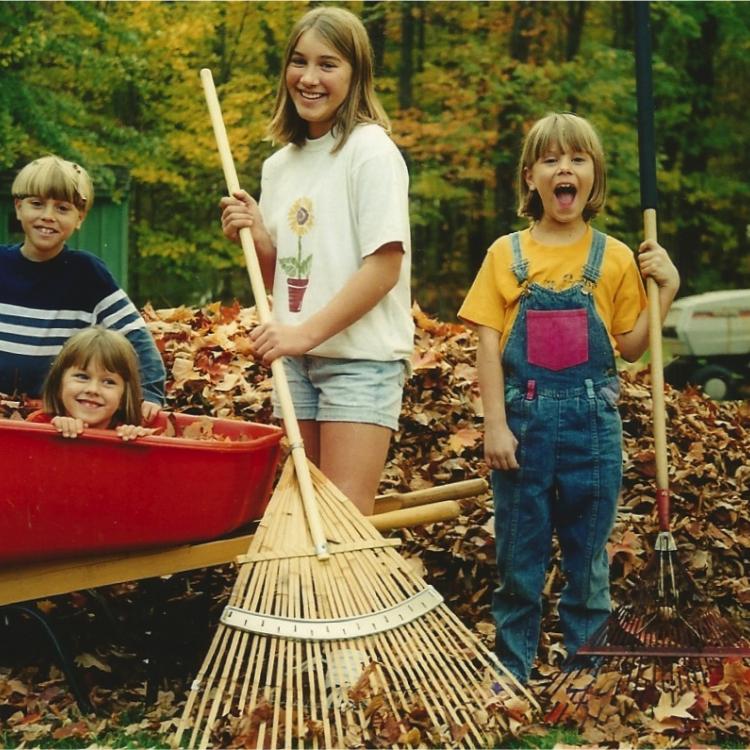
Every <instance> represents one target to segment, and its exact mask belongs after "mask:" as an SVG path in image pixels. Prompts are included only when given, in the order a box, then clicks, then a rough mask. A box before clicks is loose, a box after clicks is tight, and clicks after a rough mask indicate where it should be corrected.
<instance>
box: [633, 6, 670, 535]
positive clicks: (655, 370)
mask: <svg viewBox="0 0 750 750" xmlns="http://www.w3.org/2000/svg"><path fill="white" fill-rule="evenodd" d="M634 9H635V32H636V33H635V73H636V76H635V77H636V95H637V99H638V161H639V175H640V183H641V208H642V209H643V230H644V237H645V239H647V240H654V241H656V239H657V231H656V204H657V191H656V146H655V137H654V97H653V90H652V81H651V29H650V23H649V4H648V2H640V3H635V6H634ZM646 289H647V293H648V343H649V350H650V353H651V402H652V404H653V407H652V415H653V422H654V456H655V459H656V504H657V510H658V514H659V528H660V529H661V530H662V531H669V526H670V523H669V469H668V466H667V427H666V424H667V412H666V407H665V405H664V361H663V355H662V341H661V305H660V303H659V285H658V284H657V283H656V281H654V279H652V278H651V277H649V278H648V279H647V281H646Z"/></svg>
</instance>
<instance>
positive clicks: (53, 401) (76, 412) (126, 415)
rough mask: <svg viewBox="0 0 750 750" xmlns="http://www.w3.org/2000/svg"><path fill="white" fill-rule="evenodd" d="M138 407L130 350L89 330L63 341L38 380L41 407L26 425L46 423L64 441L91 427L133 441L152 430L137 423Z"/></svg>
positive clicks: (116, 338) (119, 338) (107, 334)
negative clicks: (41, 378)
mask: <svg viewBox="0 0 750 750" xmlns="http://www.w3.org/2000/svg"><path fill="white" fill-rule="evenodd" d="M141 403H142V394H141V383H140V377H139V375H138V356H137V354H136V352H135V349H134V348H133V346H132V344H131V343H130V342H129V341H128V339H127V338H126V337H125V336H123V335H122V334H120V333H117V332H116V331H112V330H109V329H107V328H102V327H101V326H95V327H93V328H86V329H84V330H82V331H79V332H78V333H76V334H74V335H73V336H71V337H70V338H69V339H68V340H67V341H66V342H65V344H64V345H63V347H62V349H61V350H60V353H59V354H58V355H57V357H56V358H55V360H54V362H53V363H52V367H51V368H50V371H49V373H48V374H47V378H46V380H45V381H44V388H43V391H42V409H41V410H39V411H36V412H33V413H32V414H30V415H29V416H28V418H27V421H29V422H49V423H51V424H52V425H53V426H54V427H55V428H56V429H57V431H58V432H59V433H60V434H61V435H62V436H63V437H67V438H75V437H77V436H78V435H80V434H81V433H82V432H83V431H84V430H86V429H88V428H94V429H100V430H107V429H113V430H116V431H117V434H118V435H119V436H120V437H121V438H122V439H123V440H135V439H136V438H138V437H143V436H145V435H153V434H154V433H155V432H156V430H155V429H153V428H148V427H143V426H142V425H141V419H142V416H141Z"/></svg>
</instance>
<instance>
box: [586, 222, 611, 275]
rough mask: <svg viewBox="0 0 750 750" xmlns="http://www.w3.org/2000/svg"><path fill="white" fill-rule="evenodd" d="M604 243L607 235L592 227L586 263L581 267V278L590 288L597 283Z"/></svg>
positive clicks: (600, 270)
mask: <svg viewBox="0 0 750 750" xmlns="http://www.w3.org/2000/svg"><path fill="white" fill-rule="evenodd" d="M606 244H607V235H606V234H604V233H603V232H600V231H599V230H598V229H593V230H592V237H591V247H590V248H589V256H588V258H586V264H585V265H584V267H583V278H584V280H585V281H587V282H588V283H589V285H590V286H591V287H592V288H593V287H595V286H596V285H597V283H598V282H599V277H600V276H601V272H602V260H603V258H604V247H605V245H606Z"/></svg>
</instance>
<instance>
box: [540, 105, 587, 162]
mask: <svg viewBox="0 0 750 750" xmlns="http://www.w3.org/2000/svg"><path fill="white" fill-rule="evenodd" d="M545 125H546V127H543V128H540V130H539V133H538V134H537V136H538V137H537V142H536V144H535V148H534V149H533V157H534V161H536V160H537V159H539V158H540V157H542V156H543V155H544V154H546V153H547V152H549V151H550V150H552V149H553V148H555V147H557V148H558V149H559V150H560V151H562V152H563V153H573V152H575V151H581V152H584V153H587V154H591V155H592V156H595V155H598V154H599V152H600V147H599V143H598V139H597V137H596V134H595V133H594V132H593V131H592V130H591V128H590V127H587V126H586V123H585V122H581V120H580V118H576V119H575V120H573V119H567V118H563V117H559V116H558V117H554V118H550V119H549V121H548V122H547V123H546V124H545Z"/></svg>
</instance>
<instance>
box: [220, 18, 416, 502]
mask: <svg viewBox="0 0 750 750" xmlns="http://www.w3.org/2000/svg"><path fill="white" fill-rule="evenodd" d="M284 60H285V64H284V69H283V72H282V77H281V80H280V83H279V89H278V94H277V98H276V105H275V110H274V115H273V119H272V121H271V124H270V128H269V131H270V134H271V136H272V137H273V138H274V140H276V141H279V142H281V143H284V144H286V145H284V146H283V147H282V148H281V149H280V150H279V151H277V152H276V153H274V154H273V155H272V156H271V157H270V158H269V159H267V160H266V162H265V163H264V165H263V172H262V178H261V198H260V204H257V203H256V202H255V201H254V200H253V198H252V197H251V196H250V195H248V194H247V193H246V192H244V191H239V192H238V193H236V194H235V195H234V196H231V197H226V198H223V199H222V201H221V205H222V208H223V212H222V228H223V231H224V234H225V235H226V236H227V237H229V238H230V239H233V240H235V241H237V239H238V233H239V230H240V229H241V228H242V227H250V229H251V230H252V234H253V240H254V241H255V247H256V250H257V253H258V257H259V261H260V264H261V268H262V270H263V276H264V280H265V282H266V286H267V287H268V288H272V289H273V321H272V322H270V323H266V324H264V325H260V326H258V327H257V328H256V329H255V330H254V331H253V333H252V334H251V339H252V342H253V346H254V350H255V353H256V355H257V356H259V357H262V359H263V361H264V362H266V363H270V362H272V361H273V360H274V359H276V358H277V357H284V358H285V365H286V371H287V375H288V379H289V386H290V389H291V392H292V398H293V401H294V407H295V411H296V414H297V417H298V419H299V421H300V431H301V433H302V437H303V440H304V442H305V449H306V452H307V455H308V456H309V458H310V459H311V460H312V461H313V462H314V463H315V464H317V465H318V466H319V467H320V468H321V470H322V471H323V473H324V474H325V475H326V476H327V477H329V478H330V479H331V480H332V481H333V482H334V483H335V484H336V485H337V486H338V487H339V489H340V490H342V492H343V493H344V494H345V495H347V497H349V498H350V500H351V501H352V502H353V503H354V504H355V505H356V506H357V507H358V508H359V509H360V510H361V511H362V512H364V513H366V514H369V513H371V512H372V508H373V502H374V497H375V493H376V492H377V488H378V485H379V482H380V476H381V473H382V471H383V466H384V464H385V461H386V457H387V454H388V447H389V445H390V440H391V434H392V431H393V430H395V429H396V428H397V426H398V417H399V414H400V411H401V398H402V393H403V385H404V380H405V377H406V373H407V371H408V362H409V358H410V356H411V352H412V347H413V336H414V327H413V320H412V316H411V297H410V267H411V242H410V235H409V210H408V185H409V176H408V172H407V170H406V165H405V163H404V160H403V158H402V156H401V154H400V153H399V151H398V149H397V148H396V146H395V144H394V143H393V141H392V140H391V139H390V137H389V135H388V131H389V127H390V125H389V121H388V117H387V115H386V114H385V112H384V111H383V108H382V107H381V105H380V103H379V101H378V99H377V96H376V94H375V91H374V86H373V75H372V50H371V46H370V41H369V39H368V36H367V31H366V30H365V28H364V26H363V24H362V22H361V21H360V20H359V18H357V16H355V15H354V14H352V13H350V12H349V11H347V10H344V9H343V8H339V7H320V8H316V9H314V10H312V11H309V12H308V13H306V14H305V15H304V16H303V17H302V18H301V19H300V20H299V21H298V22H297V24H296V25H295V27H294V28H293V29H292V33H291V36H290V39H289V43H288V45H287V49H286V54H285V58H284ZM276 410H277V411H276V413H277V415H278V404H277V405H276Z"/></svg>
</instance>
